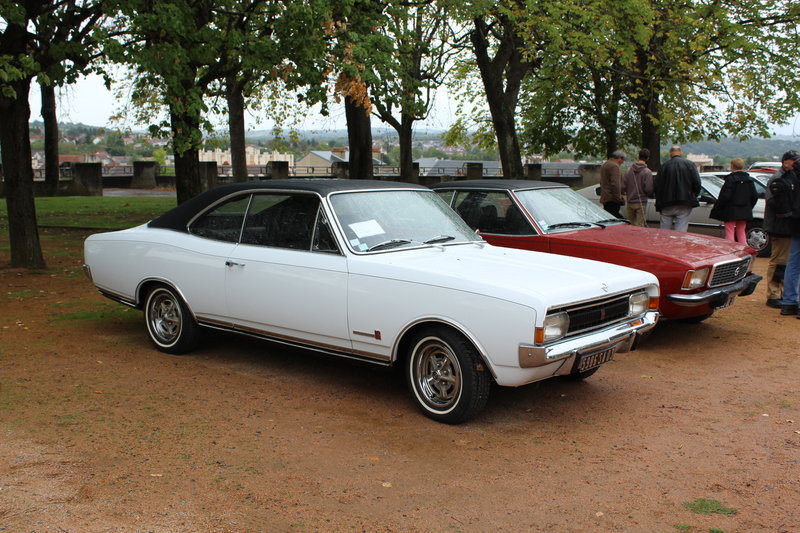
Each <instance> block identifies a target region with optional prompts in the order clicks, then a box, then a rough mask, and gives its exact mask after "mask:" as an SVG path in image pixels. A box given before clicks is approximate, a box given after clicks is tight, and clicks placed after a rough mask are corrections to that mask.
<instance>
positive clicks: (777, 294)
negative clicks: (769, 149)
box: [764, 150, 800, 308]
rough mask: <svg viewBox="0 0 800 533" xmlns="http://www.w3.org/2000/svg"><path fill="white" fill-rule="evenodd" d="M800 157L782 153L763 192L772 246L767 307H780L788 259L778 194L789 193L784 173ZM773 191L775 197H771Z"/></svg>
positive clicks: (785, 223)
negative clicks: (779, 162)
mask: <svg viewBox="0 0 800 533" xmlns="http://www.w3.org/2000/svg"><path fill="white" fill-rule="evenodd" d="M799 157H800V155H798V153H797V152H796V151H795V150H790V151H788V152H786V153H785V154H783V157H782V158H781V168H780V170H778V172H776V173H775V175H774V176H773V177H771V178H770V179H769V181H768V182H767V188H766V191H764V199H765V207H764V230H765V231H766V232H767V233H768V234H769V241H770V246H771V251H770V256H769V265H768V266H767V305H768V306H770V307H775V308H780V307H781V298H782V296H783V275H784V271H785V270H786V261H787V260H788V259H789V245H790V243H791V240H790V238H789V217H788V216H786V214H785V213H783V214H782V215H783V216H778V215H777V213H780V212H781V210H784V211H785V210H786V209H787V207H788V206H787V207H784V208H781V206H780V203H781V197H780V194H781V191H791V183H789V182H787V180H786V179H785V176H786V173H787V172H788V171H789V170H791V169H792V165H793V164H794V162H795V159H797V158H799ZM773 188H774V189H775V190H776V191H777V194H778V196H777V197H776V196H775V195H773V193H772V190H773Z"/></svg>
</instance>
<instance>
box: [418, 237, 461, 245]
mask: <svg viewBox="0 0 800 533" xmlns="http://www.w3.org/2000/svg"><path fill="white" fill-rule="evenodd" d="M454 239H455V237H453V236H452V235H439V236H438V237H434V238H433V239H428V240H427V241H425V244H437V243H440V242H447V241H452V240H454Z"/></svg>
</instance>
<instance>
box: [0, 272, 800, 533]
mask: <svg viewBox="0 0 800 533" xmlns="http://www.w3.org/2000/svg"><path fill="white" fill-rule="evenodd" d="M63 263H64V264H60V265H59V264H58V261H57V260H56V262H55V263H54V264H53V265H51V269H50V270H48V271H47V272H45V273H28V272H23V271H14V270H7V269H6V270H0V286H1V287H2V291H3V292H2V294H0V328H2V329H0V432H1V433H0V531H9V532H18V531H19V532H22V531H24V532H64V531H67V532H75V533H83V532H93V533H99V532H145V531H151V532H158V533H167V532H169V533H173V532H201V531H202V532H211V531H214V532H256V531H270V532H272V531H292V532H305V531H337V532H338V531H369V532H373V531H467V532H470V531H479V532H483V531H554V532H555V531H558V532H561V531H626V532H631V531H632V532H638V531H641V532H669V531H703V532H706V531H725V532H729V533H730V532H739V531H745V532H750V531H752V532H759V531H780V532H798V531H800V464H798V463H799V462H800V413H799V412H798V409H799V408H800V390H799V389H800V386H798V385H799V383H798V382H799V380H798V376H800V357H798V354H800V346H799V344H800V320H795V319H793V318H785V317H780V316H779V315H778V311H777V310H774V309H769V308H767V307H766V306H764V300H765V298H764V288H763V287H760V288H759V290H758V291H757V292H756V294H755V295H753V296H751V297H747V298H740V299H739V300H737V302H736V303H735V304H734V306H733V307H731V308H729V309H725V310H723V311H721V312H719V313H718V315H716V316H714V317H712V318H711V319H709V320H708V321H706V322H705V323H703V324H700V325H694V326H691V325H684V324H678V323H662V324H660V325H659V326H658V327H657V328H656V331H655V332H654V334H653V335H652V336H651V337H650V338H649V339H648V340H647V342H646V343H645V344H644V346H642V348H641V349H640V350H638V351H636V352H632V353H629V354H622V355H619V356H618V357H617V359H616V360H615V361H613V362H612V363H610V364H608V365H606V366H605V367H604V368H603V369H601V370H600V372H598V373H597V374H596V375H595V376H594V377H592V378H590V379H589V380H587V381H586V382H584V383H577V384H576V383H568V382H561V381H551V382H544V383H539V384H534V385H531V386H528V387H524V388H520V389H500V388H495V389H494V390H493V391H492V397H491V398H490V400H489V406H488V408H487V409H486V411H485V412H484V413H483V414H482V416H480V417H479V418H478V419H477V420H475V421H474V422H472V423H469V424H467V425H462V426H457V427H450V426H445V425H441V424H437V423H435V422H432V421H430V420H428V419H426V418H424V417H423V416H421V415H419V414H418V413H417V412H416V411H415V410H414V407H413V406H412V404H411V402H410V400H409V399H408V398H407V395H406V390H405V385H404V383H403V382H402V380H401V379H399V378H398V377H397V376H396V375H395V374H393V373H390V372H387V371H382V370H379V369H374V368H371V367H363V366H355V365H353V364H349V363H347V362H342V361H335V360H328V359H323V358H320V357H317V356H314V355H309V354H306V353H301V352H295V351H289V350H286V349H284V348H276V347H274V346H270V345H266V344H263V343H259V342H255V341H252V340H248V339H241V338H236V337H232V336H225V335H211V336H209V338H208V342H207V343H206V344H205V346H204V347H203V348H202V349H201V350H200V351H198V352H197V353H195V354H193V355H190V356H185V357H170V356H166V355H164V354H161V353H159V352H157V351H155V350H154V349H153V348H151V346H150V344H149V343H148V340H147V337H146V333H145V330H144V325H143V323H142V318H141V315H140V313H138V312H136V311H132V310H126V309H125V308H123V307H121V306H119V305H117V304H114V303H113V302H110V301H108V300H105V299H103V298H102V297H100V296H99V295H97V294H96V293H94V292H93V290H92V287H91V286H90V284H89V282H88V281H86V280H85V278H83V276H82V274H81V273H80V272H79V269H78V268H77V267H78V265H76V264H75V259H74V257H72V258H71V259H65V260H64V261H63ZM765 268H766V260H763V259H759V260H758V264H757V268H756V271H757V272H760V273H762V274H763V271H764V269H765ZM701 498H702V499H707V500H715V501H718V502H720V503H721V504H722V505H723V506H724V507H723V508H722V509H718V512H716V513H711V514H697V513H694V512H691V511H690V510H689V509H688V508H687V507H686V504H687V503H690V502H695V501H697V500H698V499H701ZM726 509H728V513H729V514H724V513H725V511H726ZM733 513H735V514H733Z"/></svg>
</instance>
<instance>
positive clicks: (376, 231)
mask: <svg viewBox="0 0 800 533" xmlns="http://www.w3.org/2000/svg"><path fill="white" fill-rule="evenodd" d="M350 229H351V230H353V233H355V234H356V237H358V238H359V239H364V238H366V237H372V236H373V235H383V234H384V233H386V232H385V231H383V228H382V227H381V225H380V224H378V221H377V220H366V221H364V222H355V223H353V224H350Z"/></svg>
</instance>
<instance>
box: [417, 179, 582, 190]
mask: <svg viewBox="0 0 800 533" xmlns="http://www.w3.org/2000/svg"><path fill="white" fill-rule="evenodd" d="M550 187H567V185H564V184H563V183H555V182H552V181H538V180H455V181H444V182H442V183H437V184H435V185H431V189H434V190H438V189H467V190H469V189H500V190H509V191H518V190H522V189H546V188H550Z"/></svg>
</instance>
